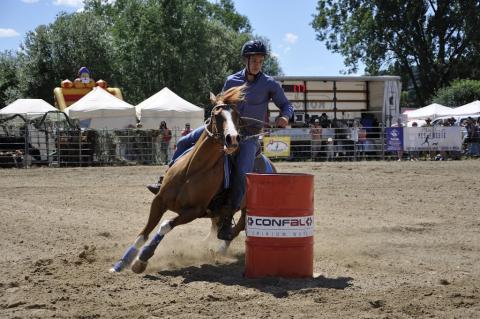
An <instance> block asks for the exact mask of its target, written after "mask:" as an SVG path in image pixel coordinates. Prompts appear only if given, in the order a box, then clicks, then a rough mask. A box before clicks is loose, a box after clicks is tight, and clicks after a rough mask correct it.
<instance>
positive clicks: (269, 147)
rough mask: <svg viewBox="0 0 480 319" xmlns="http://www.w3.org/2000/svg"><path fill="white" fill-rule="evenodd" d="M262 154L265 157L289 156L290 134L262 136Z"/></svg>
mask: <svg viewBox="0 0 480 319" xmlns="http://www.w3.org/2000/svg"><path fill="white" fill-rule="evenodd" d="M263 154H265V156H267V157H289V156H290V136H266V137H264V138H263Z"/></svg>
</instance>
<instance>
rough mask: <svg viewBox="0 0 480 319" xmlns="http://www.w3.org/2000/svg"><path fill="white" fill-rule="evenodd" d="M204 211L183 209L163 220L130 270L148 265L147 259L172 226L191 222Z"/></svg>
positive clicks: (137, 271) (141, 268)
mask: <svg viewBox="0 0 480 319" xmlns="http://www.w3.org/2000/svg"><path fill="white" fill-rule="evenodd" d="M204 213H205V210H202V209H198V208H197V209H183V210H181V211H179V212H178V214H179V215H178V216H177V217H175V218H174V219H172V220H165V221H164V222H163V223H162V224H161V225H160V227H159V228H158V231H157V233H156V234H155V236H153V238H152V240H151V241H150V243H149V244H148V245H145V246H144V247H143V248H142V250H141V252H140V254H139V255H138V258H137V259H136V260H135V262H134V263H133V264H132V271H133V272H134V273H137V274H139V273H142V272H144V271H145V269H146V268H147V265H148V260H149V259H150V258H152V256H153V254H154V253H155V249H157V247H158V245H159V244H160V242H161V241H162V239H163V238H164V237H165V235H166V234H167V233H168V232H170V231H171V230H172V229H173V228H174V227H177V226H179V225H183V224H186V223H189V222H191V221H192V220H194V219H197V218H200V217H201V216H203V214H204Z"/></svg>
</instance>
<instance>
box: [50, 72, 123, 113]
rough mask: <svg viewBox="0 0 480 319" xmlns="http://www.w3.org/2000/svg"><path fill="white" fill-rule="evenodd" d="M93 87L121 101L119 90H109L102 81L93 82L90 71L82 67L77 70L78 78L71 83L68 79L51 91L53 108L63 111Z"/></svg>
mask: <svg viewBox="0 0 480 319" xmlns="http://www.w3.org/2000/svg"><path fill="white" fill-rule="evenodd" d="M95 86H99V87H101V88H103V89H105V90H107V91H108V92H110V93H111V94H113V95H114V96H116V97H117V98H119V99H120V100H123V96H122V92H121V91H120V89H119V88H109V87H108V84H107V82H106V81H104V80H98V81H97V82H95V81H94V80H93V79H92V78H90V71H89V70H88V69H87V68H86V67H84V66H83V67H81V68H80V70H78V77H77V78H76V79H75V80H74V81H73V82H72V81H70V80H68V79H66V80H63V81H62V82H61V85H60V87H56V88H55V89H54V90H53V95H54V97H55V106H56V107H57V108H58V109H59V110H60V111H64V110H65V108H67V107H69V106H70V105H72V104H73V103H75V102H77V101H78V100H80V99H81V98H82V97H83V96H84V95H86V94H87V93H88V92H90V91H91V90H92V89H93V88H94V87H95Z"/></svg>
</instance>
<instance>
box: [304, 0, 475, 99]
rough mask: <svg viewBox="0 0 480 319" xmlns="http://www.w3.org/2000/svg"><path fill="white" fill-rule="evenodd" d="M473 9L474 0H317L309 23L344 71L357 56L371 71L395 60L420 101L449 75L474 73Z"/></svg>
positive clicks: (353, 67) (354, 67) (352, 67)
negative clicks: (340, 58) (336, 55)
mask: <svg viewBox="0 0 480 319" xmlns="http://www.w3.org/2000/svg"><path fill="white" fill-rule="evenodd" d="M479 15H480V4H479V2H478V1H474V0H451V1H447V0H432V1H430V0H421V1H420V0H419V1H412V0H392V1H380V0H319V1H318V6H317V13H316V15H314V20H313V22H312V26H313V28H314V29H315V31H316V32H317V39H318V40H320V41H325V43H326V46H327V48H328V49H329V50H331V51H333V52H336V53H340V54H342V55H343V56H344V58H345V65H346V66H347V67H348V68H349V69H348V71H349V72H354V71H357V68H358V62H359V61H362V62H363V63H364V64H365V66H366V72H367V73H368V74H371V75H376V74H378V73H379V72H380V71H381V70H391V69H392V67H393V66H395V69H396V70H398V71H400V72H401V74H402V75H403V74H404V75H407V76H408V80H409V81H408V86H411V87H412V88H413V89H414V90H415V93H416V98H417V103H418V104H419V105H425V102H426V101H427V100H428V99H429V98H430V97H431V96H432V94H434V92H435V91H436V90H437V89H438V88H440V87H443V86H445V85H447V84H448V83H450V81H452V80H453V79H455V78H465V77H470V76H475V75H476V74H479V73H480V72H479V71H480V58H479V48H480V45H479V43H480V41H479V39H480V35H479V33H478V29H479V27H480V19H478V17H479ZM404 86H405V85H404Z"/></svg>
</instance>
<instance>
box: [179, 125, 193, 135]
mask: <svg viewBox="0 0 480 319" xmlns="http://www.w3.org/2000/svg"><path fill="white" fill-rule="evenodd" d="M191 131H192V129H191V128H190V123H185V128H184V129H183V131H182V133H181V135H182V136H185V135H187V134H188V133H190V132H191Z"/></svg>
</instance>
